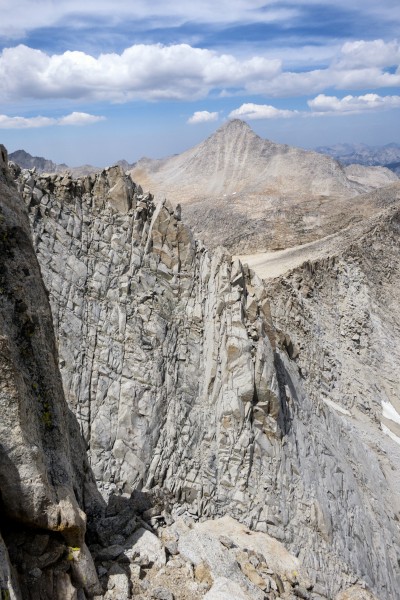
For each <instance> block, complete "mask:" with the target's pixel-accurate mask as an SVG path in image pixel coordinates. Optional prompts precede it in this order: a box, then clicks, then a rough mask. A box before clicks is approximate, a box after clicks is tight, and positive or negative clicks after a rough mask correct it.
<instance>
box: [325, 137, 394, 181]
mask: <svg viewBox="0 0 400 600" xmlns="http://www.w3.org/2000/svg"><path fill="white" fill-rule="evenodd" d="M315 150H316V151H317V152H321V153H322V154H328V155H329V156H332V157H333V158H336V160H338V161H340V162H341V163H342V164H344V165H351V164H360V165H365V166H370V167H375V166H381V167H387V168H388V169H391V170H392V171H394V172H395V173H397V175H400V144H396V143H391V144H386V145H385V146H368V145H367V144H335V145H333V146H319V147H318V148H316V149H315Z"/></svg>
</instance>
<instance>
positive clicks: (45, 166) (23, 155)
mask: <svg viewBox="0 0 400 600" xmlns="http://www.w3.org/2000/svg"><path fill="white" fill-rule="evenodd" d="M8 157H9V160H10V161H11V162H14V163H16V164H17V165H18V166H19V167H21V169H36V171H37V173H65V171H68V172H69V173H71V174H74V175H75V176H76V177H79V176H82V175H89V174H91V173H98V172H99V171H101V170H102V169H101V167H93V166H92V165H81V166H79V167H69V166H68V165H66V164H65V163H61V164H57V163H55V162H53V161H52V160H49V159H47V158H43V156H32V154H29V152H26V151H25V150H16V151H15V152H11V153H10V154H9V155H8ZM120 163H121V164H123V168H125V169H127V168H132V167H133V165H130V164H129V163H127V162H126V161H125V160H123V161H119V162H118V164H120Z"/></svg>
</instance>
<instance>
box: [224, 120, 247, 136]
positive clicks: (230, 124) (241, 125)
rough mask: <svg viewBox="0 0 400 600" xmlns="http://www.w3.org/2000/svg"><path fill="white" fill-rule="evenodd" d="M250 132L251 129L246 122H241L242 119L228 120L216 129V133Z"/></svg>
mask: <svg viewBox="0 0 400 600" xmlns="http://www.w3.org/2000/svg"><path fill="white" fill-rule="evenodd" d="M223 130H226V131H245V130H247V131H252V132H253V130H252V128H251V127H250V125H249V124H248V123H246V121H242V119H228V120H227V121H225V123H223V124H222V125H221V127H219V129H217V131H223ZM253 133H254V132H253Z"/></svg>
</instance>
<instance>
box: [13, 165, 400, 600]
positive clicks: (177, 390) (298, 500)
mask: <svg viewBox="0 0 400 600" xmlns="http://www.w3.org/2000/svg"><path fill="white" fill-rule="evenodd" d="M20 185H21V189H22V190H23V193H24V196H25V199H26V202H27V204H28V206H29V212H30V216H31V223H32V228H33V233H34V239H35V247H36V250H37V253H38V257H39V261H40V263H41V268H42V272H43V277H44V279H45V281H46V285H47V286H48V289H49V292H50V301H51V305H52V310H53V315H54V321H55V327H56V331H57V336H58V343H59V353H60V365H61V372H62V375H63V383H64V389H65V393H66V396H67V398H68V401H69V403H70V406H71V407H72V408H73V410H74V411H75V413H76V414H77V417H78V419H79V421H80V424H81V428H82V431H83V433H84V436H85V439H86V443H87V446H88V452H89V456H90V460H91V464H92V467H93V470H94V472H95V474H96V477H97V480H98V482H99V485H100V486H101V487H102V489H103V492H104V494H105V495H109V494H110V493H113V492H114V493H117V494H118V493H121V492H124V493H126V494H130V493H131V491H132V490H134V489H137V488H140V487H141V486H143V485H146V486H147V487H148V488H153V489H156V488H160V489H161V490H162V492H163V493H164V494H165V495H166V496H167V497H168V498H169V503H170V507H171V510H172V514H173V515H177V514H179V512H181V511H185V510H187V511H189V512H190V514H191V515H192V516H193V517H194V518H195V519H198V518H199V517H202V516H222V515H225V514H230V515H231V516H233V517H236V518H238V519H239V520H241V521H243V522H244V523H246V524H247V525H249V526H251V528H252V529H255V530H258V531H262V532H267V533H269V534H270V535H272V536H273V537H275V538H278V539H279V540H281V541H283V542H284V543H285V545H286V546H287V547H288V548H289V549H290V550H291V551H292V552H294V553H295V554H296V555H297V556H298V557H299V559H300V561H301V563H302V564H303V565H306V566H307V567H308V568H309V571H310V576H311V578H312V585H313V594H314V597H315V598H318V597H329V598H331V597H333V596H334V595H335V593H336V592H338V591H339V590H340V589H344V588H346V586H348V585H350V584H351V583H354V582H355V581H356V580H357V578H360V579H362V580H364V581H366V582H367V584H368V585H369V586H370V587H371V588H372V589H374V590H375V591H376V592H377V593H378V595H381V597H383V598H386V597H387V598H394V597H395V593H396V592H395V590H397V589H398V586H399V581H398V578H399V572H398V563H397V556H398V543H399V532H398V528H397V524H396V521H395V515H394V513H393V508H392V507H391V506H390V503H389V500H388V499H386V498H382V489H384V488H385V486H386V479H385V469H384V467H383V465H382V464H381V463H380V461H379V460H378V458H379V457H378V456H377V453H376V449H375V448H374V447H371V445H370V443H369V440H368V439H365V436H364V432H363V430H361V429H360V428H359V427H358V426H355V425H354V424H353V423H352V422H351V421H349V420H348V419H347V418H346V417H347V415H344V414H343V413H341V412H338V411H337V410H336V409H335V407H332V405H330V404H329V403H326V402H321V401H320V400H319V398H318V397H316V395H315V393H314V392H313V390H314V388H309V387H308V384H307V380H305V379H304V368H303V363H302V362H299V364H297V363H296V362H295V360H294V359H295V358H296V353H295V352H293V344H292V343H291V342H290V340H289V339H286V338H285V336H282V335H278V336H276V334H275V330H274V327H273V325H272V321H271V318H270V310H271V309H270V304H271V305H272V306H274V303H275V294H271V295H270V302H268V300H267V297H266V292H265V290H264V288H263V286H262V284H261V281H260V280H259V279H258V278H257V277H256V276H255V275H254V274H252V273H251V272H249V271H248V270H247V269H246V268H243V267H242V266H241V264H240V263H239V262H238V261H232V259H231V257H230V256H229V255H227V254H226V253H225V252H223V251H221V250H219V251H217V252H215V253H213V254H211V253H209V252H208V251H207V250H206V249H205V248H204V247H203V246H202V245H201V244H198V243H195V242H194V241H193V239H192V236H191V233H190V231H189V229H188V228H187V227H186V226H185V225H184V224H183V223H182V222H181V221H180V216H179V213H178V212H177V213H175V212H174V210H173V209H172V208H171V207H170V206H169V205H168V204H165V203H164V204H160V205H158V207H156V206H155V205H154V203H153V202H152V199H151V198H150V197H148V196H144V195H143V193H142V191H141V189H140V188H137V187H136V186H135V185H134V184H133V183H132V182H131V180H130V179H129V178H127V177H126V176H125V175H124V174H123V172H122V171H121V170H120V169H119V168H112V169H109V170H108V171H104V172H103V173H102V174H100V175H97V176H96V177H93V178H90V177H89V178H85V179H78V180H73V179H71V178H68V177H64V178H61V177H57V176H54V177H36V176H35V175H34V174H32V173H25V174H24V175H23V176H22V178H21V180H20ZM277 285H279V284H278V283H277ZM276 298H277V303H276V308H274V309H273V312H274V315H276V319H277V323H278V326H279V328H281V326H282V320H283V319H284V318H285V315H286V313H289V314H291V313H290V307H289V306H288V307H285V306H284V305H283V304H282V302H283V300H282V298H283V296H282V295H281V294H278V292H276ZM297 317H298V318H300V320H301V318H302V317H301V314H300V313H297ZM295 318H296V315H293V319H295ZM349 326H350V325H349ZM320 327H322V324H321V323H320ZM282 329H283V327H282ZM314 348H315V350H314ZM302 351H303V348H302ZM310 352H311V354H312V356H314V354H315V355H317V354H318V357H319V356H320V349H319V347H318V346H317V345H313V341H312V339H311V340H310ZM304 356H306V357H307V354H306V353H305V355H304ZM297 360H298V361H300V358H299V359H297ZM302 360H304V361H305V362H308V358H305V359H302ZM313 360H314V361H315V360H316V359H313ZM299 365H300V367H301V370H299ZM316 376H317V375H316ZM328 399H329V398H328Z"/></svg>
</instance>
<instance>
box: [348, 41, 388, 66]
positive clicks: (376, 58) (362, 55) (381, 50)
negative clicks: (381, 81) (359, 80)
mask: <svg viewBox="0 0 400 600" xmlns="http://www.w3.org/2000/svg"><path fill="white" fill-rule="evenodd" d="M399 64H400V43H399V42H398V41H397V40H392V41H389V42H384V41H383V40H372V41H364V40H358V41H354V42H346V43H345V44H343V46H342V48H341V53H340V56H339V57H338V59H337V63H336V67H337V68H347V69H348V68H367V67H391V66H393V65H399Z"/></svg>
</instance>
